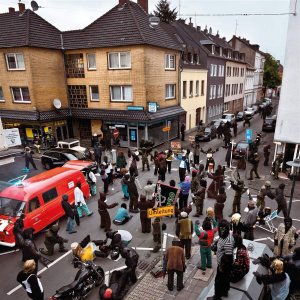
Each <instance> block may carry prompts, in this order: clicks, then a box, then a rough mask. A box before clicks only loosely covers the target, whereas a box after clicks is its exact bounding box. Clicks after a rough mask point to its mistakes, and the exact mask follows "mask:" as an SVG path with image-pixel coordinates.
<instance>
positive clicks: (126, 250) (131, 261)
mask: <svg viewBox="0 0 300 300" xmlns="http://www.w3.org/2000/svg"><path fill="white" fill-rule="evenodd" d="M120 254H121V256H122V257H123V258H124V259H125V265H126V267H127V268H126V269H127V270H128V273H129V274H128V275H129V278H130V281H131V282H132V283H133V284H134V283H136V282H137V277H136V274H135V269H136V267H137V264H138V261H139V255H138V253H137V252H136V251H135V250H134V249H132V248H130V247H122V248H121V249H120Z"/></svg>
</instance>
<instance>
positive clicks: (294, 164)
mask: <svg viewBox="0 0 300 300" xmlns="http://www.w3.org/2000/svg"><path fill="white" fill-rule="evenodd" d="M286 164H287V165H289V166H291V167H292V168H294V169H292V171H293V172H291V175H292V176H293V185H292V189H291V197H290V203H289V208H288V216H290V213H291V208H292V200H293V196H294V190H295V184H296V176H297V173H298V170H299V169H298V168H300V159H299V158H295V159H294V160H293V161H288V162H287V163H286Z"/></svg>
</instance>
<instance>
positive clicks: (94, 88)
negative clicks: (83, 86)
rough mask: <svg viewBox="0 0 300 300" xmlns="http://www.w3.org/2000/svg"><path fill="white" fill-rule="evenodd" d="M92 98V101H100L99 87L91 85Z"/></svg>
mask: <svg viewBox="0 0 300 300" xmlns="http://www.w3.org/2000/svg"><path fill="white" fill-rule="evenodd" d="M90 98H91V101H99V100H100V97H99V88H98V85H90Z"/></svg>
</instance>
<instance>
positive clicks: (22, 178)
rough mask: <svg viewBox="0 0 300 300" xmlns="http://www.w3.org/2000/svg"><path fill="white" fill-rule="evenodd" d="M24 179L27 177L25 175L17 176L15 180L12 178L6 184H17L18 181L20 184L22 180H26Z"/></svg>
mask: <svg viewBox="0 0 300 300" xmlns="http://www.w3.org/2000/svg"><path fill="white" fill-rule="evenodd" d="M26 177H27V174H25V175H21V176H18V177H16V178H13V179H11V180H8V182H19V181H21V182H22V181H23V180H25V179H26Z"/></svg>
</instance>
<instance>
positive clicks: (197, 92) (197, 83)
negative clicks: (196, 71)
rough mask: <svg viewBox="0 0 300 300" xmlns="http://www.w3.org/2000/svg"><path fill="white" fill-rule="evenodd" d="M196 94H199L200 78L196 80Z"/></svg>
mask: <svg viewBox="0 0 300 300" xmlns="http://www.w3.org/2000/svg"><path fill="white" fill-rule="evenodd" d="M196 96H199V80H196Z"/></svg>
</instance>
